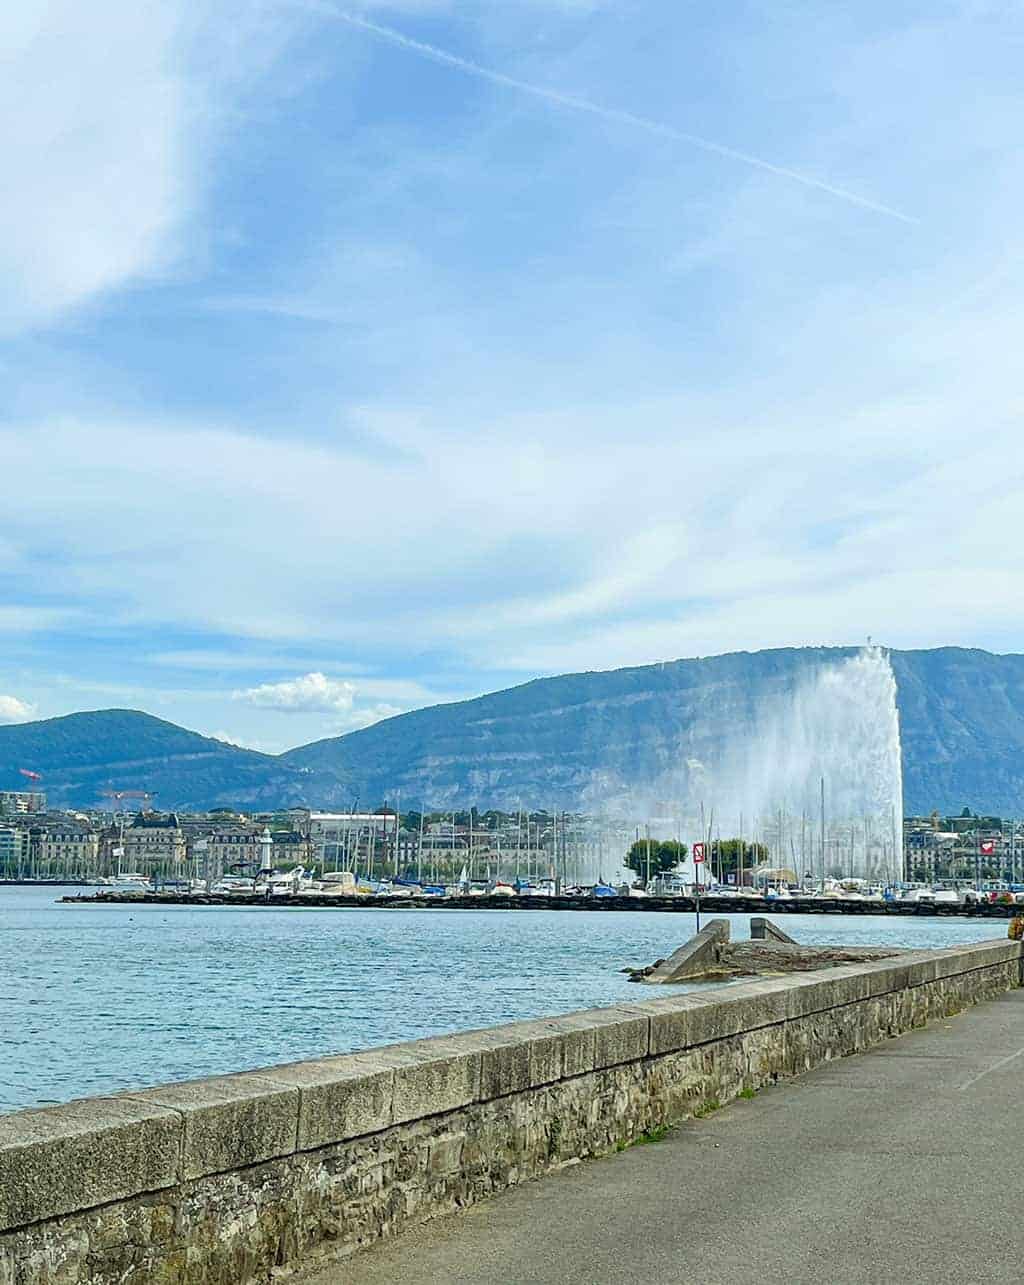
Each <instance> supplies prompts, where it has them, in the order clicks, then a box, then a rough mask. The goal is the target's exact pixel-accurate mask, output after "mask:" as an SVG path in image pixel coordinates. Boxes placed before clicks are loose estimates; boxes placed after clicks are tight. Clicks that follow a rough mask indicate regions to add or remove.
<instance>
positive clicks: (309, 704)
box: [234, 673, 356, 714]
mask: <svg viewBox="0 0 1024 1285" xmlns="http://www.w3.org/2000/svg"><path fill="white" fill-rule="evenodd" d="M234 696H235V699H236V700H242V701H246V702H247V703H248V704H250V705H256V706H258V707H259V708H260V709H276V710H282V711H284V712H285V713H289V714H338V713H341V714H348V713H349V712H350V711H351V709H352V705H353V702H354V701H355V696H356V688H355V684H354V683H350V682H348V681H346V680H345V679H336V678H328V677H327V675H326V674H319V673H313V674H303V676H302V677H301V678H290V679H287V680H285V681H284V682H281V683H261V684H260V685H259V686H258V687H249V688H246V689H245V690H244V691H239V692H235V693H234Z"/></svg>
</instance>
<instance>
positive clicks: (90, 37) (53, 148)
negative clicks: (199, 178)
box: [0, 0, 190, 329]
mask: <svg viewBox="0 0 1024 1285" xmlns="http://www.w3.org/2000/svg"><path fill="white" fill-rule="evenodd" d="M179 15H180V7H179V5H177V4H174V3H172V4H166V3H159V2H157V0H121V2H118V0H114V2H113V3H104V4H100V5H82V4H78V3H76V0H56V3H50V4H43V3H41V2H39V0H36V2H35V3H33V2H32V0H28V3H25V4H16V5H10V6H6V7H5V8H4V12H3V16H2V17H0V47H2V50H3V55H4V56H3V64H4V68H5V71H4V76H3V79H2V81H0V151H2V153H3V156H4V167H5V175H4V178H5V189H6V193H7V195H6V198H5V200H4V202H3V204H2V206H0V280H2V281H3V282H4V285H3V287H2V289H0V325H2V326H3V327H4V328H5V329H11V328H17V327H18V326H19V325H21V324H32V323H34V322H37V321H40V320H45V319H47V318H48V317H51V316H53V315H55V314H56V313H59V312H60V311H61V310H63V309H65V308H68V307H71V306H73V305H74V304H76V303H79V302H81V301H82V300H85V299H88V298H89V297H91V296H92V295H94V294H95V293H97V292H99V291H102V290H105V289H108V288H109V287H111V286H113V285H118V284H120V283H121V282H122V281H125V280H128V279H130V278H132V277H134V276H136V275H138V274H139V273H141V272H146V271H151V270H152V269H153V268H154V267H156V266H158V265H159V263H160V261H161V260H162V259H163V257H164V256H165V255H166V253H167V251H168V245H169V237H170V235H171V233H172V231H173V229H174V227H175V225H176V223H177V222H178V220H180V218H181V217H182V216H183V214H184V212H185V210H186V209H187V207H188V203H189V199H190V194H189V192H188V184H187V182H186V178H185V174H184V171H183V160H182V150H181V144H182V141H183V131H184V127H185V113H186V105H185V97H186V88H185V85H184V84H183V82H182V78H181V76H180V74H179V73H178V72H177V71H176V70H175V68H174V66H173V52H174V49H175V45H176V39H177V35H178V30H177V28H178V25H179V23H178V19H179Z"/></svg>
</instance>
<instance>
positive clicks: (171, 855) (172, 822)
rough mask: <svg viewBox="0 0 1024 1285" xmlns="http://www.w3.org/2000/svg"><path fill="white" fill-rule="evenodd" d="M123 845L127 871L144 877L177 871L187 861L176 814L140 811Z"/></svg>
mask: <svg viewBox="0 0 1024 1285" xmlns="http://www.w3.org/2000/svg"><path fill="white" fill-rule="evenodd" d="M122 846H123V848H124V858H123V859H124V865H125V869H126V870H130V871H136V870H137V871H139V872H140V873H142V874H150V873H151V872H152V871H154V870H159V871H163V872H164V873H170V872H175V871H178V870H180V869H181V868H182V866H183V864H184V861H185V855H186V845H185V835H184V833H183V831H182V828H181V824H180V823H179V821H178V817H177V814H176V813H174V812H168V813H167V814H166V815H161V814H160V813H156V812H140V813H139V814H138V816H137V817H136V818H135V819H134V821H132V823H131V825H130V826H128V827H127V828H126V829H125V832H124V842H123V844H122Z"/></svg>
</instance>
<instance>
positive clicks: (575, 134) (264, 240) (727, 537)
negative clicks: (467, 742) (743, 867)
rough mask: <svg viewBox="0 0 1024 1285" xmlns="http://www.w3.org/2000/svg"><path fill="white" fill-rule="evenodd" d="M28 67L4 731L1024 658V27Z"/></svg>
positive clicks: (883, 20)
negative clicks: (751, 658)
mask: <svg viewBox="0 0 1024 1285" xmlns="http://www.w3.org/2000/svg"><path fill="white" fill-rule="evenodd" d="M0 57H2V61H3V66H4V69H5V70H4V75H3V77H2V78H0V152H2V154H3V157H4V189H5V191H4V198H3V201H2V202H0V722H17V721H24V720H28V719H32V718H43V717H50V716H53V715H59V714H64V713H69V712H72V711H75V710H82V709H99V708H109V707H119V708H135V709H145V710H147V711H149V712H151V713H153V714H156V715H158V716H160V717H162V718H167V719H170V720H172V721H174V722H177V723H181V724H183V725H184V726H187V727H191V728H194V729H196V730H198V731H201V732H204V733H206V734H209V735H216V736H219V737H221V738H222V739H225V740H229V741H233V742H236V743H239V744H244V745H248V746H252V747H253V748H257V749H262V750H267V751H272V752H277V751H280V750H283V749H285V748H288V747H290V746H293V745H298V744H302V743H305V742H308V741H311V740H314V739H318V738H320V737H324V736H332V735H337V734H339V733H343V732H347V731H351V730H354V729H355V728H358V727H362V726H365V725H367V724H369V723H372V722H374V721H376V720H378V719H380V718H383V717H387V716H389V715H392V714H395V713H399V712H401V711H404V710H407V709H411V708H416V707H419V706H423V705H428V704H433V703H436V702H439V701H449V700H455V699H462V698H465V697H468V696H474V695H478V694H480V693H483V692H486V691H491V690H495V689H497V688H502V687H507V686H511V685H513V684H516V683H520V682H524V681H527V680H528V679H531V678H534V677H537V676H541V675H547V674H556V673H564V672H571V671H579V670H587V669H608V668H614V667H618V666H623V665H633V664H645V663H649V662H654V661H659V660H668V659H674V658H677V657H685V656H699V655H708V654H713V653H718V652H724V651H737V650H752V649H755V648H760V647H772V646H789V645H799V644H812V643H813V644H820V643H835V644H849V643H855V642H859V641H862V640H863V639H865V638H866V637H867V636H868V635H872V636H874V638H875V639H876V640H881V641H884V642H885V643H887V644H889V645H891V646H895V647H930V646H939V645H945V644H956V645H963V646H980V647H987V648H990V649H992V650H996V651H1018V650H1020V643H1021V637H1022V626H1024V593H1021V572H1022V570H1024V552H1022V551H1024V541H1022V540H1021V538H1020V537H1019V535H1018V528H1019V526H1020V523H1021V521H1022V518H1021V514H1022V512H1024V505H1022V486H1021V483H1022V475H1024V442H1022V429H1021V425H1022V414H1021V412H1022V384H1024V361H1022V359H1021V351H1022V340H1024V318H1022V311H1021V298H1022V287H1024V263H1022V253H1021V251H1022V240H1024V231H1022V227H1024V225H1022V222H1021V217H1020V211H1021V209H1022V208H1024V165H1022V160H1024V143H1022V133H1024V131H1022V126H1024V88H1022V81H1021V77H1020V67H1021V66H1022V65H1024V5H1022V4H1021V3H1020V2H1019V0H920V2H914V0H859V3H857V4H856V5H852V4H847V5H836V4H834V3H827V2H826V0H724V2H723V3H720V4H708V3H704V2H702V3H696V2H694V0H502V2H501V3H499V2H498V0H404V3H403V2H396V3H390V4H385V3H368V2H366V0H364V2H363V3H357V0H349V3H347V4H344V5H343V4H335V3H333V2H332V0H294V2H292V0H216V2H215V0H159V2H157V0H124V2H122V0H97V2H96V3H94V4H89V5H82V4H81V3H78V0H45V2H44V0H23V3H20V4H18V5H14V6H7V7H5V8H4V9H3V11H2V12H0Z"/></svg>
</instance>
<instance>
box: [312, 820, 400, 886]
mask: <svg viewBox="0 0 1024 1285" xmlns="http://www.w3.org/2000/svg"><path fill="white" fill-rule="evenodd" d="M306 824H307V828H308V831H309V843H308V848H309V858H310V859H311V861H312V864H313V865H315V866H319V867H320V868H321V869H322V870H355V869H357V868H359V869H365V870H367V871H372V870H373V868H374V865H375V863H376V862H378V861H385V860H386V861H388V862H391V861H392V860H393V848H394V842H395V830H396V827H397V824H398V818H397V817H396V816H395V814H394V812H310V813H309V819H308V821H307V823H306Z"/></svg>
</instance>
